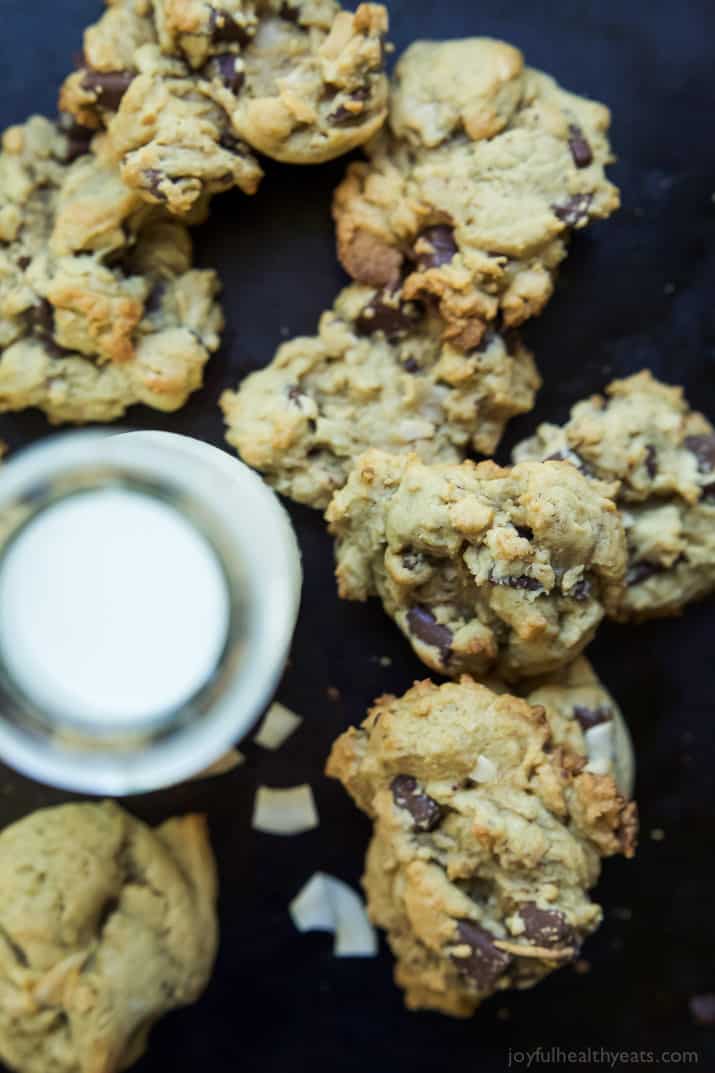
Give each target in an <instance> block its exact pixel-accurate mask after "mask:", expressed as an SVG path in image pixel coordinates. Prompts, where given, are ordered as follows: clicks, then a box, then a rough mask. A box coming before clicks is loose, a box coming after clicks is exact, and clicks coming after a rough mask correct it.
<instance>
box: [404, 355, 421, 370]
mask: <svg viewBox="0 0 715 1073" xmlns="http://www.w3.org/2000/svg"><path fill="white" fill-rule="evenodd" d="M402 368H403V369H404V370H405V372H406V373H418V372H419V371H420V367H419V365H418V364H417V362H416V361H415V359H414V358H408V359H407V361H403V363H402Z"/></svg>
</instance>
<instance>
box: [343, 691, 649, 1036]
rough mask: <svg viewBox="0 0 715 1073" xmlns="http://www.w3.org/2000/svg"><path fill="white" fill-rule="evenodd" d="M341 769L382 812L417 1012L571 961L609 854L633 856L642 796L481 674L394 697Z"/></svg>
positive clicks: (351, 747) (391, 936) (354, 741)
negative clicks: (626, 791)
mask: <svg viewBox="0 0 715 1073" xmlns="http://www.w3.org/2000/svg"><path fill="white" fill-rule="evenodd" d="M327 773H328V775H330V776H332V777H334V778H337V779H339V780H340V781H341V782H342V783H343V785H344V786H345V788H346V789H347V790H348V792H349V793H350V795H351V796H352V797H353V798H354V800H355V802H356V804H357V805H358V806H359V807H360V808H361V809H362V810H363V811H364V812H366V813H367V814H368V816H370V817H371V818H372V819H373V821H374V833H373V838H372V842H371V844H370V848H369V850H368V855H367V864H366V873H365V877H364V880H363V883H364V887H365V890H366V893H367V899H368V910H369V913H370V916H371V918H372V919H373V921H374V922H375V923H376V924H378V925H380V926H381V927H383V928H385V929H386V931H387V937H388V940H389V943H390V946H391V947H392V950H393V953H394V954H395V957H396V959H397V965H396V972H395V979H396V982H397V983H398V984H399V985H400V986H401V987H402V988H404V991H405V1001H406V1004H407V1006H408V1007H409V1008H410V1009H433V1010H439V1011H441V1012H442V1013H447V1014H451V1015H453V1016H456V1017H467V1016H469V1015H471V1014H472V1013H473V1012H474V1010H475V1009H476V1008H477V1007H478V1006H479V1005H480V1003H481V1002H482V1001H483V1000H484V999H485V998H487V997H489V996H490V995H493V994H495V993H498V992H500V991H502V990H504V989H506V988H510V987H516V988H526V987H531V986H533V985H534V984H536V983H538V981H539V980H541V979H542V978H543V977H544V976H546V975H548V974H549V973H550V972H552V971H553V970H554V969H557V968H559V967H561V966H563V965H566V964H569V963H570V962H572V961H573V960H574V958H576V957H577V956H578V953H579V949H580V946H581V944H582V942H583V941H584V939H585V938H586V937H587V936H588V935H590V934H591V933H592V932H593V931H594V930H595V929H596V928H597V927H598V924H599V923H600V920H601V916H602V914H601V910H600V907H599V906H598V905H597V904H595V903H594V902H593V901H591V899H590V897H589V891H590V889H591V888H592V887H593V886H594V884H595V883H596V881H597V879H598V877H599V872H600V862H601V858H602V857H606V856H610V855H611V854H615V853H623V854H625V855H626V856H627V857H630V856H632V855H633V852H634V846H635V837H636V830H637V814H636V807H635V805H634V804H633V803H632V802H628V801H626V799H625V798H624V797H623V796H622V795H621V794H619V792H618V790H617V788H616V785H615V783H614V781H613V779H612V778H611V776H610V775H603V774H596V773H595V772H593V771H590V770H589V769H588V764H587V758H586V756H584V755H581V754H579V753H578V752H575V751H574V750H573V749H572V748H571V747H570V745H568V744H566V743H563V744H558V743H557V735H556V734H555V733H554V730H553V728H552V726H551V718H550V715H549V711H548V709H547V710H546V712H545V711H544V709H542V708H538V707H532V706H531V705H530V704H528V703H527V702H526V701H525V700H522V699H519V698H517V697H514V696H510V695H508V694H502V695H499V694H497V693H495V692H493V691H492V690H490V689H488V688H486V687H485V686H482V685H479V684H477V683H476V682H474V681H473V680H472V679H471V678H469V677H467V676H465V677H463V678H462V679H461V681H459V682H449V683H447V684H445V685H442V686H437V685H435V684H434V683H432V682H429V681H424V682H418V683H416V684H415V685H414V686H413V687H412V689H410V690H408V692H407V693H405V695H404V696H402V697H393V696H385V697H381V698H380V699H379V700H377V701H376V703H375V705H374V707H373V708H372V710H371V711H370V713H369V715H368V717H367V719H366V720H365V722H364V723H363V724H362V726H361V727H360V728H359V729H355V728H351V729H350V730H348V731H346V733H344V734H343V735H342V736H341V737H340V738H338V740H337V742H336V743H335V744H334V746H333V749H332V752H331V755H330V759H329V760H328V765H327Z"/></svg>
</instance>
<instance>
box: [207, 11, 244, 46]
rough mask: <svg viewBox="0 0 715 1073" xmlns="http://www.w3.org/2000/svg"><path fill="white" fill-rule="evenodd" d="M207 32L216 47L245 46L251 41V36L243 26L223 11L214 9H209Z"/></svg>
mask: <svg viewBox="0 0 715 1073" xmlns="http://www.w3.org/2000/svg"><path fill="white" fill-rule="evenodd" d="M209 32H210V33H211V40H212V41H213V42H214V44H216V45H218V44H227V45H247V44H248V43H249V41H250V40H251V35H250V34H249V33H248V32H247V30H246V29H245V27H244V26H241V24H240V23H239V22H236V20H235V19H234V18H232V17H231V16H230V15H229V14H227V13H226V12H225V11H218V10H217V9H216V8H215V7H212V8H211V14H210V16H209Z"/></svg>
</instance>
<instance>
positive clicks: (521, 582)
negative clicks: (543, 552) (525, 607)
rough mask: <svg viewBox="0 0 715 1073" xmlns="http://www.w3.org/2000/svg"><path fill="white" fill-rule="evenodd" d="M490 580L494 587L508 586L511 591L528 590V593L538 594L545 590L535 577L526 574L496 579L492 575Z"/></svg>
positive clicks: (509, 575)
mask: <svg viewBox="0 0 715 1073" xmlns="http://www.w3.org/2000/svg"><path fill="white" fill-rule="evenodd" d="M489 580H490V581H491V582H492V584H493V585H506V586H508V588H510V589H526V591H527V592H536V591H537V590H538V589H541V588H543V586H542V584H541V582H540V581H537V579H536V578H535V577H528V575H526V574H520V575H515V574H508V575H506V576H505V577H494V575H493V574H492V575H491V576H490V578H489Z"/></svg>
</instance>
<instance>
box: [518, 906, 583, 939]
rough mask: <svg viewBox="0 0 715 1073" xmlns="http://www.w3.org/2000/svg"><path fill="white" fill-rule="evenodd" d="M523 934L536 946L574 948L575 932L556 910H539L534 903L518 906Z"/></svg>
mask: <svg viewBox="0 0 715 1073" xmlns="http://www.w3.org/2000/svg"><path fill="white" fill-rule="evenodd" d="M519 916H520V917H521V919H522V920H523V921H524V934H525V935H526V937H527V939H531V941H532V943H535V944H536V946H575V945H576V932H575V931H574V929H573V928H572V927H571V925H570V924H569V923H568V922H567V920H566V917H565V916H564V914H563V913H561V912H559V910H558V909H540V908H539V906H538V905H537V904H536V902H524V904H523V905H521V906H519Z"/></svg>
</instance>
